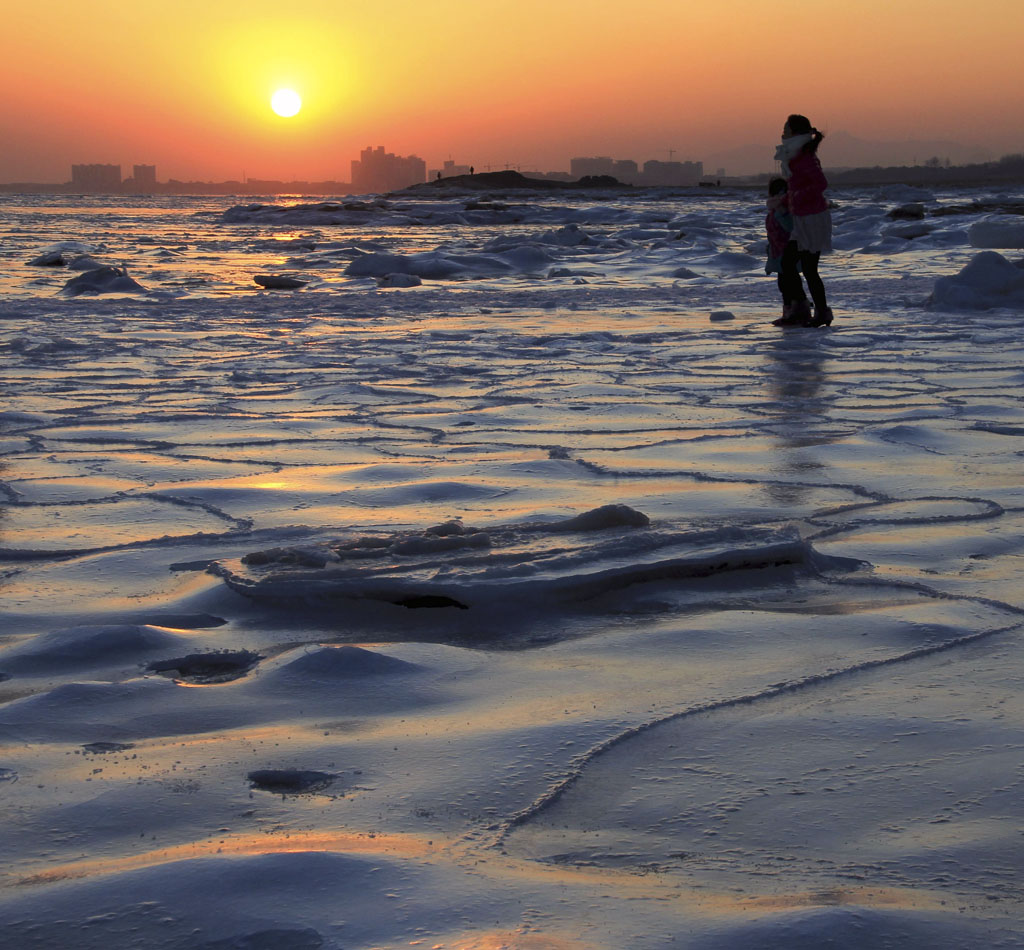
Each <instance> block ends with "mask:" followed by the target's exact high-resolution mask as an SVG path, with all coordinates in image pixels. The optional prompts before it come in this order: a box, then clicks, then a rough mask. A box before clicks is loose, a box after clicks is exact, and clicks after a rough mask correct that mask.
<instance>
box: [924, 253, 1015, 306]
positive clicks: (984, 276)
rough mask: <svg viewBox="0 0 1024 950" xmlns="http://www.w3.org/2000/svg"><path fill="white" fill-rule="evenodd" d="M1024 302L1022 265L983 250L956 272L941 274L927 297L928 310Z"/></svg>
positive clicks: (1009, 304) (1012, 304)
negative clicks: (946, 274) (946, 275)
mask: <svg viewBox="0 0 1024 950" xmlns="http://www.w3.org/2000/svg"><path fill="white" fill-rule="evenodd" d="M1022 306H1024V269H1022V268H1020V267H1018V266H1017V265H1015V264H1011V263H1010V262H1009V261H1008V260H1007V259H1006V258H1005V257H1003V256H1002V254H997V253H996V252H995V251H982V252H981V253H980V254H977V255H976V256H975V257H974V258H973V259H972V260H971V261H970V262H969V263H968V264H967V265H966V266H965V267H964V268H963V270H961V271H960V273H959V274H956V275H955V276H953V277H940V278H939V279H938V280H937V281H935V289H934V290H933V291H932V294H931V296H930V297H929V298H928V307H929V309H931V310H950V311H957V310H989V309H991V308H993V307H1022Z"/></svg>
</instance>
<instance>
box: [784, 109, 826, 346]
mask: <svg viewBox="0 0 1024 950" xmlns="http://www.w3.org/2000/svg"><path fill="white" fill-rule="evenodd" d="M824 137H825V136H824V135H822V134H821V132H819V131H818V130H817V129H816V128H814V127H813V126H812V125H811V123H810V121H809V120H808V119H807V117H806V116H802V115H791V116H790V117H789V118H788V119H787V120H786V125H785V127H784V128H783V130H782V144H781V145H780V146H779V147H778V149H776V152H775V158H776V159H777V160H778V161H779V162H780V163H781V165H782V174H783V175H785V176H786V178H787V179H788V182H787V185H788V189H787V192H788V195H789V210H790V212H791V213H792V215H793V232H792V237H791V240H790V241H789V243H788V244H787V245H786V248H785V250H784V251H783V254H782V260H781V262H780V265H779V284H780V286H781V287H782V288H783V291H782V292H783V296H784V298H785V297H788V298H789V299H791V300H792V301H793V303H792V306H791V307H790V311H789V313H788V314H787V315H786V316H785V317H782V318H780V319H779V320H775V321H773V322H774V323H775V324H776V325H778V326H792V325H803V326H810V327H821V326H829V325H830V324H831V323H832V311H831V310H830V309H829V307H828V302H827V300H826V298H825V285H824V284H823V283H822V280H821V277H820V276H819V275H818V259H819V258H820V257H821V255H822V254H823V253H827V252H829V251H831V250H832V215H831V212H830V211H829V210H828V200H827V199H826V198H825V189H826V188H827V187H828V180H827V179H826V178H825V173H824V172H823V171H822V170H821V162H819V161H818V155H817V152H818V146H819V145H820V144H821V140H822V139H823V138H824ZM800 270H803V272H804V279H805V280H806V281H807V289H808V290H809V291H810V294H811V299H812V300H813V301H814V314H813V316H812V315H811V312H810V307H808V305H807V295H806V294H805V293H804V288H803V282H802V281H801V280H800V273H799V271H800Z"/></svg>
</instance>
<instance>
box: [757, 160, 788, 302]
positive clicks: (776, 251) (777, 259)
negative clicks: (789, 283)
mask: <svg viewBox="0 0 1024 950" xmlns="http://www.w3.org/2000/svg"><path fill="white" fill-rule="evenodd" d="M786 191H787V188H786V179H785V178H773V179H772V180H771V181H770V182H768V201H767V202H766V204H767V206H768V214H767V215H765V219H764V228H765V231H767V232H768V261H767V262H766V263H765V265H764V272H765V273H766V274H778V275H779V276H778V278H777V282H778V285H779V293H780V294H782V318H783V319H786V318H787V317H788V316H789V313H790V310H791V309H792V306H793V301H792V300H791V299H790V296H789V293H788V288H787V287H786V285H785V284H784V283H783V280H782V255H783V253H784V252H785V250H786V245H787V244H789V241H790V235H791V234H792V232H793V215H791V214H790V213H789V197H788V195H787V194H786Z"/></svg>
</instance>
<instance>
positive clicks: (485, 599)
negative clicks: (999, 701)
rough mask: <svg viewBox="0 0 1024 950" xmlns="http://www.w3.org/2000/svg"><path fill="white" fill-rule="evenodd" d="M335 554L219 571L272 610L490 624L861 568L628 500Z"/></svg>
mask: <svg viewBox="0 0 1024 950" xmlns="http://www.w3.org/2000/svg"><path fill="white" fill-rule="evenodd" d="M326 550H327V551H328V552H329V558H328V560H327V563H326V564H324V566H323V567H321V568H313V569H308V568H304V567H302V566H300V565H297V564H294V563H291V564H290V563H288V561H287V560H281V559H277V560H274V561H270V562H262V563H261V559H259V558H257V561H256V562H252V560H251V559H246V558H243V559H240V560H237V561H235V560H230V561H227V560H226V561H222V562H217V563H215V564H214V565H213V566H211V568H210V571H211V573H214V574H216V575H218V576H220V577H221V578H222V579H223V580H224V582H225V583H226V584H227V585H228V587H230V588H231V589H232V590H235V591H237V592H239V593H241V594H244V595H245V596H247V597H250V598H252V599H254V600H257V601H263V602H268V603H283V604H296V603H297V604H309V605H324V604H327V603H331V602H334V601H337V600H351V601H356V600H359V601H379V602H382V603H386V604H390V605H396V606H403V607H456V608H462V609H464V610H467V611H469V616H475V614H474V613H473V611H475V610H479V609H481V608H483V609H485V610H488V611H490V612H491V617H492V619H494V618H497V619H500V620H505V621H508V622H510V623H515V618H516V617H517V616H518V615H520V614H525V613H529V612H530V611H533V610H537V609H539V610H544V609H546V608H545V606H544V605H547V607H548V608H550V607H552V606H554V605H555V604H562V605H565V604H567V603H570V604H571V603H574V602H582V601H586V600H589V599H592V598H594V597H598V596H601V595H602V594H605V593H607V592H609V591H614V590H620V589H623V588H625V587H628V586H630V585H632V584H638V583H644V582H652V581H669V582H680V583H701V582H702V581H703V580H704V579H706V578H722V577H726V576H732V577H736V576H739V575H740V574H742V573H743V572H746V571H758V570H761V569H771V568H785V569H787V570H790V571H792V570H796V571H803V572H807V573H814V572H817V571H818V570H823V569H838V570H851V569H854V568H855V567H858V566H859V562H855V561H851V560H848V559H831V558H825V557H822V556H821V555H819V554H818V553H817V552H815V551H814V550H813V549H812V548H811V547H810V545H809V544H807V543H806V542H804V541H801V540H800V539H798V538H796V537H795V536H793V535H792V534H791V533H788V532H779V531H778V530H776V529H751V528H746V529H744V528H720V529H715V530H710V531H690V532H688V531H685V530H681V529H679V528H678V527H673V526H671V525H665V526H654V525H651V523H650V521H649V519H648V518H647V516H646V515H644V514H643V513H642V512H638V511H636V510H634V509H632V508H629V507H628V506H625V505H606V506H602V507H601V508H596V509H594V510H592V511H588V512H585V513H583V514H580V515H578V516H576V517H574V518H569V519H562V520H559V521H553V522H527V523H520V524H505V525H496V526H492V527H488V528H487V530H486V531H483V530H479V529H476V528H471V527H466V526H463V525H462V524H461V523H460V522H446V523H445V524H443V525H435V526H434V527H432V528H429V529H427V530H426V531H423V532H396V533H393V534H380V535H362V536H359V537H356V538H350V539H347V540H344V541H337V542H333V543H330V544H328V545H326ZM247 560H248V563H247ZM737 583H741V582H739V581H737ZM448 613H449V614H451V613H453V612H448Z"/></svg>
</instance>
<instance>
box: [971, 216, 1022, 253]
mask: <svg viewBox="0 0 1024 950" xmlns="http://www.w3.org/2000/svg"><path fill="white" fill-rule="evenodd" d="M967 234H968V236H969V237H970V241H971V246H972V247H1000V248H1007V247H1012V248H1022V247H1024V218H1022V217H1020V216H1010V215H1005V214H994V215H990V216H989V217H987V218H982V220H981V221H976V222H975V223H974V224H972V225H971V226H970V228H969V229H968V231H967Z"/></svg>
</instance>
